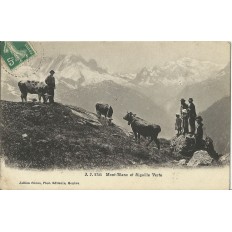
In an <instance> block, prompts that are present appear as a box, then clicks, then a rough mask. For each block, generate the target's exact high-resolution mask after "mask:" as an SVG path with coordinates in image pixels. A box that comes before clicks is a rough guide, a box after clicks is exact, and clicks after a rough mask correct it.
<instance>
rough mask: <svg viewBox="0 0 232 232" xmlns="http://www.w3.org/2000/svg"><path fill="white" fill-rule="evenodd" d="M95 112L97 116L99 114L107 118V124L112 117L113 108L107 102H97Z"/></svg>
mask: <svg viewBox="0 0 232 232" xmlns="http://www.w3.org/2000/svg"><path fill="white" fill-rule="evenodd" d="M95 107H96V112H97V115H98V116H99V118H100V117H101V115H103V116H105V118H106V119H107V118H108V120H109V124H111V121H112V120H113V119H112V115H113V112H114V111H113V108H112V107H111V106H110V105H108V104H103V103H97V104H96V106H95Z"/></svg>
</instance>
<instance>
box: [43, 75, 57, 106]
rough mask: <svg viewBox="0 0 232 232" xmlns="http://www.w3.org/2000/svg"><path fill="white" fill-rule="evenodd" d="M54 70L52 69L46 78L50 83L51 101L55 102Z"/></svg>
mask: <svg viewBox="0 0 232 232" xmlns="http://www.w3.org/2000/svg"><path fill="white" fill-rule="evenodd" d="M54 73H55V72H54V71H53V70H51V71H50V75H49V76H48V77H47V78H46V79H45V83H46V84H47V85H48V94H49V97H48V99H49V103H54V90H55V88H56V83H55V77H54V76H53V75H54Z"/></svg>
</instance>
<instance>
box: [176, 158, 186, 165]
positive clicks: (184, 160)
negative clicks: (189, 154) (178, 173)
mask: <svg viewBox="0 0 232 232" xmlns="http://www.w3.org/2000/svg"><path fill="white" fill-rule="evenodd" d="M177 165H178V166H182V165H186V159H181V160H179V162H178V163H177Z"/></svg>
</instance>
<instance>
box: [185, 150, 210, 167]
mask: <svg viewBox="0 0 232 232" xmlns="http://www.w3.org/2000/svg"><path fill="white" fill-rule="evenodd" d="M212 161H213V158H211V157H210V155H209V153H208V152H207V151H203V150H200V151H196V152H194V154H193V157H192V158H191V159H190V161H189V162H188V163H187V166H189V167H197V166H207V165H211V164H212Z"/></svg>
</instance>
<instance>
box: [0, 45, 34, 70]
mask: <svg viewBox="0 0 232 232" xmlns="http://www.w3.org/2000/svg"><path fill="white" fill-rule="evenodd" d="M0 54H1V57H2V58H3V60H4V61H5V63H6V64H7V66H8V68H9V69H10V70H13V69H15V68H16V67H18V66H19V65H20V64H21V63H23V62H25V61H27V60H28V59H30V58H31V57H32V56H34V55H35V54H36V51H35V50H34V48H33V47H32V45H31V44H30V43H29V42H24V41H20V42H14V41H3V42H1V45H0Z"/></svg>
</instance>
